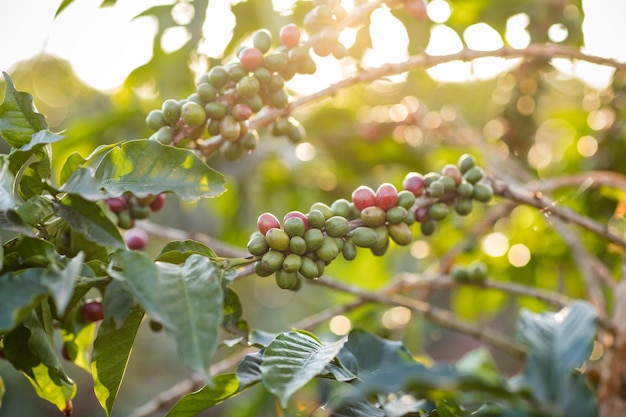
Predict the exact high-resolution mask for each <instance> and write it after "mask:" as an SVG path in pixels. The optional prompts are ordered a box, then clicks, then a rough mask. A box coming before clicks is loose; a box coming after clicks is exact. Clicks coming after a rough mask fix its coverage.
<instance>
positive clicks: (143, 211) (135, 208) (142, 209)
mask: <svg viewBox="0 0 626 417" xmlns="http://www.w3.org/2000/svg"><path fill="white" fill-rule="evenodd" d="M129 210H130V216H131V217H132V218H133V219H147V218H148V217H149V216H150V213H152V210H151V209H150V206H141V205H139V204H132V205H131V206H130V209H129Z"/></svg>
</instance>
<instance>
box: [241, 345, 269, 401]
mask: <svg viewBox="0 0 626 417" xmlns="http://www.w3.org/2000/svg"><path fill="white" fill-rule="evenodd" d="M264 352H265V348H263V349H260V350H259V351H258V352H254V353H249V354H247V355H246V356H244V358H243V359H242V360H241V362H239V365H237V380H238V381H239V389H240V390H242V391H243V390H244V389H245V388H248V387H250V386H252V385H254V384H256V383H258V382H261V378H262V376H261V364H262V363H263V353H264Z"/></svg>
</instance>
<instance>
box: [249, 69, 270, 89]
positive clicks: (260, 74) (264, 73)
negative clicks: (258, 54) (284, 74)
mask: <svg viewBox="0 0 626 417" xmlns="http://www.w3.org/2000/svg"><path fill="white" fill-rule="evenodd" d="M252 74H254V78H256V79H257V80H259V83H261V85H266V84H268V83H269V82H270V80H271V79H272V73H271V71H270V70H268V69H267V68H265V67H259V68H257V69H255V70H254V71H252Z"/></svg>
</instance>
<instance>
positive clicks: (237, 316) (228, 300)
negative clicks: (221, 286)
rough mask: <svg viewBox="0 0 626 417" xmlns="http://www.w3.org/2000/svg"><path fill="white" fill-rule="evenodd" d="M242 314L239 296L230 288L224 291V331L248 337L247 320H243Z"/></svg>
mask: <svg viewBox="0 0 626 417" xmlns="http://www.w3.org/2000/svg"><path fill="white" fill-rule="evenodd" d="M242 313H243V309H242V308H241V302H240V301H239V296H237V294H236V293H235V292H234V291H233V290H231V289H230V288H226V289H225V290H224V318H223V319H222V327H223V328H224V330H226V331H228V332H230V333H234V334H244V335H247V334H248V331H249V328H248V323H246V321H245V320H241V315H242Z"/></svg>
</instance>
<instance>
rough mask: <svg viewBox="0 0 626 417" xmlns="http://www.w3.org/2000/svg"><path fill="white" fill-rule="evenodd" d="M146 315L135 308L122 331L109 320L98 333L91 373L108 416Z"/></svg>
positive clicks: (99, 398) (103, 323) (101, 403)
mask: <svg viewBox="0 0 626 417" xmlns="http://www.w3.org/2000/svg"><path fill="white" fill-rule="evenodd" d="M143 315H144V311H143V310H142V309H141V308H135V309H134V310H133V311H132V313H131V314H130V315H129V316H128V317H127V318H126V321H125V322H124V324H123V325H122V326H120V327H119V328H118V327H116V326H115V324H114V322H113V321H112V320H107V321H103V322H102V324H101V326H100V328H99V329H98V335H97V336H96V340H95V341H94V344H93V358H92V360H91V372H92V375H93V380H94V390H95V393H96V397H97V398H98V401H99V402H100V405H101V406H102V408H103V409H104V411H106V413H107V416H110V415H111V409H112V408H113V402H114V401H115V398H116V397H117V392H118V390H119V388H120V384H121V383H122V379H123V378H124V372H125V371H126V365H127V364H128V359H129V358H130V352H131V350H132V347H133V342H134V341H135V335H136V334H137V329H139V325H140V324H141V319H142V318H143Z"/></svg>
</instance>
